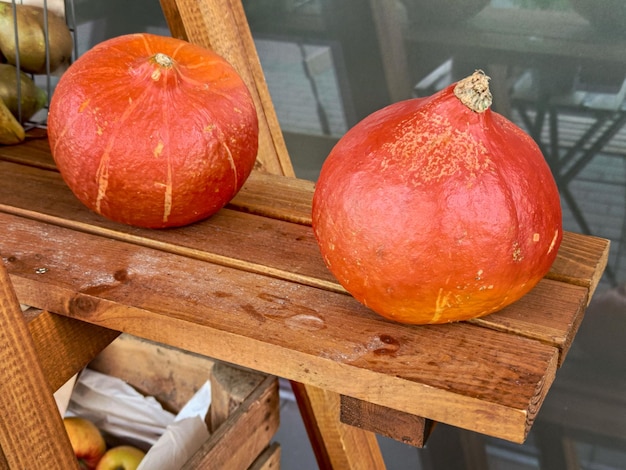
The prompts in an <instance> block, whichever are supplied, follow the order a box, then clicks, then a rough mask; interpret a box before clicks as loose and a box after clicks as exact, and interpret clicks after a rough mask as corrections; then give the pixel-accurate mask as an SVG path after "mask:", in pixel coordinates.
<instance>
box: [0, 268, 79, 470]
mask: <svg viewBox="0 0 626 470" xmlns="http://www.w3.org/2000/svg"><path fill="white" fill-rule="evenodd" d="M0 325H1V327H0V363H2V369H3V374H2V381H0V409H1V410H2V413H0V448H1V449H2V453H3V454H4V459H2V460H5V461H6V464H7V465H8V467H9V468H33V467H36V468H50V469H60V470H61V469H71V468H75V469H78V461H77V460H76V457H75V455H74V452H73V451H72V447H71V444H70V441H69V438H68V437H67V433H66V432H65V427H64V425H63V421H62V419H61V415H60V414H59V411H58V409H57V405H56V402H55V401H54V398H53V396H52V389H51V388H50V385H49V384H48V382H47V380H46V376H45V374H44V371H43V369H42V368H41V366H40V365H39V360H38V356H37V350H36V348H35V344H34V342H33V339H32V337H31V336H30V332H29V331H28V327H27V326H26V322H25V320H24V318H23V316H22V311H21V309H20V305H19V302H18V300H17V297H16V294H15V292H14V290H13V289H12V286H11V281H10V279H9V275H8V273H7V271H6V269H5V267H4V265H3V263H0ZM50 436H55V438H54V439H51V438H50Z"/></svg>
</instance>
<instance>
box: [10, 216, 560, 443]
mask: <svg viewBox="0 0 626 470" xmlns="http://www.w3.org/2000/svg"><path fill="white" fill-rule="evenodd" d="M0 223H1V224H3V225H4V226H5V227H8V235H9V236H7V237H6V238H4V239H2V241H0V252H2V253H3V256H5V257H6V259H7V261H8V268H9V270H10V272H11V274H12V276H13V279H14V283H15V285H16V289H18V291H19V293H20V298H22V299H23V301H24V302H26V303H28V304H31V305H34V306H45V307H46V308H48V309H50V310H53V311H57V312H59V313H61V314H64V315H68V316H70V317H78V318H81V319H83V320H86V321H88V322H91V323H94V324H98V325H101V326H105V327H107V328H111V329H114V330H119V331H125V332H128V333H131V334H135V335H137V336H142V337H145V338H148V339H151V340H154V341H157V342H164V343H167V344H171V345H173V346H176V347H180V348H182V349H186V350H189V351H194V352H197V353H200V354H204V355H208V356H210V357H215V358H217V359H221V360H226V361H228V362H233V363H238V364H240V365H242V366H245V367H249V368H253V369H255V370H260V371H263V372H270V371H272V372H271V373H273V374H275V375H279V376H282V377H286V378H289V379H293V380H298V381H302V382H305V383H311V384H313V385H316V386H318V387H323V388H328V389H329V390H331V391H335V392H338V393H344V394H347V395H350V396H354V397H355V398H360V399H363V400H369V401H372V402H374V403H377V404H380V405H383V406H388V407H390V408H395V409H399V410H401V411H406V412H410V413H413V414H417V415H420V416H424V417H428V418H431V419H434V420H440V421H444V422H448V423H450V424H455V425H458V426H461V427H466V428H468V429H474V430H477V431H480V432H487V433H489V434H492V433H493V434H495V435H497V436H499V437H504V438H508V439H511V440H515V441H518V442H519V441H521V440H523V438H524V436H525V433H526V432H527V427H528V426H529V425H530V423H532V420H533V418H534V415H535V414H536V411H537V409H538V406H539V404H540V403H541V401H542V400H543V397H544V396H545V393H546V391H547V389H548V388H549V385H550V383H551V382H552V380H553V378H554V373H555V369H556V363H557V360H558V350H557V349H556V348H554V347H552V346H548V345H544V344H542V343H540V342H537V341H534V340H530V339H526V338H522V337H518V336H514V335H510V334H508V333H503V332H499V331H493V330H489V329H487V328H482V327H479V326H476V325H471V324H466V323H459V324H453V325H437V326H425V327H407V326H405V325H399V324H396V323H393V322H389V321H386V320H384V319H382V318H380V317H379V316H378V315H375V314H373V313H372V312H371V311H369V310H367V309H366V308H365V307H363V306H361V305H360V304H358V303H357V302H356V301H355V300H354V299H352V298H351V297H350V296H347V295H344V294H337V293H331V292H328V291H324V290H321V289H316V288H310V287H307V286H303V285H300V284H296V283H292V282H288V281H284V280H280V279H274V278H270V277H267V276H262V275H259V274H254V273H247V272H243V271H240V270H237V269H232V268H227V267H223V266H219V265H213V264H211V263H207V262H204V261H200V260H195V259H191V258H186V257H183V256H179V255H175V254H169V253H166V252H163V251H160V250H154V249H150V248H145V247H141V246H138V245H134V244H129V243H124V242H120V241H117V240H111V239H108V238H104V237H99V236H95V235H91V234H85V233H80V232H76V231H72V230H69V229H65V228H62V227H57V226H53V225H48V224H43V223H41V222H38V221H34V220H27V219H22V218H19V217H15V216H11V215H6V214H0ZM18 240H19V241H18ZM25 246H30V247H40V248H41V249H39V250H37V252H31V251H29V250H28V251H23V247H25ZM41 267H45V268H46V269H47V271H46V272H45V274H43V275H42V274H37V269H38V268H41ZM244 292H248V293H251V292H254V293H255V294H254V295H242V293H244ZM42 304H43V305H42ZM415 364H419V367H415ZM394 390H395V391H396V392H394ZM399 397H404V398H399ZM409 397H410V398H409ZM444 403H445V406H441V405H442V404H444Z"/></svg>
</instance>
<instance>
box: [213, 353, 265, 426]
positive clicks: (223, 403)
mask: <svg viewBox="0 0 626 470" xmlns="http://www.w3.org/2000/svg"><path fill="white" fill-rule="evenodd" d="M264 378H265V376H264V375H263V374H259V373H258V372H255V371H251V370H247V369H242V368H240V367H236V366H233V365H230V364H226V363H224V362H218V363H216V364H215V367H214V368H213V372H212V374H211V410H210V411H211V431H215V430H216V429H217V428H219V427H220V426H221V425H222V423H224V421H226V420H227V419H228V417H229V416H230V415H231V414H232V413H233V412H234V411H235V410H236V409H237V407H238V406H239V405H241V404H242V403H243V402H244V400H245V399H246V398H247V397H248V396H249V395H250V393H252V391H253V390H254V389H255V388H256V387H258V386H259V384H260V383H261V382H262V381H263V379H264Z"/></svg>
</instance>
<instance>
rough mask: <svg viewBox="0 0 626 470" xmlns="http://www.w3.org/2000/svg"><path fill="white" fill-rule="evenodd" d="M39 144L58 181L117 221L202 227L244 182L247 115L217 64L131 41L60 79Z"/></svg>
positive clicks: (92, 55) (87, 59) (173, 45)
mask: <svg viewBox="0 0 626 470" xmlns="http://www.w3.org/2000/svg"><path fill="white" fill-rule="evenodd" d="M48 136H49V141H50V147H51V151H52V155H53V157H54V160H55V162H56V164H57V167H58V169H59V171H60V172H61V175H62V176H63V178H64V180H65V182H66V183H67V184H68V186H69V187H70V188H71V189H72V191H73V192H74V194H75V195H76V196H77V197H78V199H80V200H81V201H82V202H83V203H84V204H85V205H86V206H87V207H89V208H91V209H92V210H94V211H96V212H97V213H99V214H102V215H103V216H106V217H108V218H110V219H113V220H115V221H118V222H122V223H126V224H130V225H136V226H140V227H150V228H162V227H173V226H181V225H187V224H190V223H192V222H195V221H198V220H201V219H204V218H206V217H208V216H210V215H212V214H214V213H215V212H217V211H218V210H219V209H220V208H222V207H223V206H224V205H225V204H227V203H228V202H229V201H230V200H231V199H232V198H233V197H234V196H235V194H236V193H237V192H238V191H239V189H241V186H242V185H243V183H244V182H245V180H246V179H247V177H248V176H249V174H250V172H251V170H252V168H253V166H254V162H255V159H256V154H257V149H258V121H257V114H256V110H255V107H254V104H253V101H252V98H251V96H250V93H249V91H248V89H247V88H246V86H245V84H244V82H243V80H242V79H241V77H240V76H239V75H238V74H237V72H236V71H235V70H234V69H233V68H232V67H231V66H230V65H229V64H228V63H227V62H226V61H225V60H224V59H223V58H222V57H220V56H218V55H217V54H215V53H214V52H212V51H209V50H207V49H204V48H201V47H199V46H196V45H192V44H190V43H188V42H185V41H181V40H178V39H174V38H171V37H162V36H157V35H151V34H132V35H125V36H120V37H117V38H113V39H110V40H108V41H105V42H102V43H100V44H99V45H97V46H96V47H94V48H93V49H91V50H89V51H88V52H86V53H85V54H84V55H82V56H81V57H80V58H79V59H78V60H76V62H74V63H73V64H72V65H71V66H70V68H69V69H68V70H67V71H66V72H65V73H64V74H63V75H62V76H61V79H60V81H59V83H58V85H57V87H56V89H55V91H54V95H53V97H52V100H51V103H50V112H49V116H48Z"/></svg>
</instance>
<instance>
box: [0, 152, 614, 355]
mask: <svg viewBox="0 0 626 470" xmlns="http://www.w3.org/2000/svg"><path fill="white" fill-rule="evenodd" d="M258 176H259V178H258V180H256V179H255V180H253V181H252V182H251V184H250V186H248V183H246V186H244V190H242V193H240V196H238V198H240V199H239V202H238V207H246V208H249V207H255V208H256V209H255V210H249V212H271V210H269V209H264V207H270V208H272V210H273V211H274V212H276V211H279V210H280V208H279V206H278V204H280V201H281V200H294V201H297V202H295V203H294V207H295V209H293V211H289V210H287V212H288V213H290V214H292V216H290V217H289V218H290V219H298V220H302V217H298V216H295V215H293V214H297V213H302V214H304V212H305V211H304V207H310V206H307V201H310V197H311V194H312V187H311V186H308V185H307V184H306V182H302V183H298V181H299V180H296V179H293V178H283V177H277V176H271V175H260V174H258ZM246 188H247V189H246ZM262 188H266V189H265V191H263V189H262ZM43 194H45V197H42V195H43ZM273 200H275V201H277V202H276V203H275V204H276V205H272V202H271V201H273ZM21 209H23V210H21ZM0 210H4V211H6V212H11V213H16V214H20V215H25V216H28V217H33V218H38V219H41V220H45V221H47V222H51V223H54V224H57V225H61V226H66V227H71V228H75V229H78V230H82V231H86V232H91V233H97V234H101V235H105V236H107V237H110V238H115V239H119V240H123V241H128V242H132V243H136V244H141V245H144V246H149V247H152V248H157V249H160V250H164V251H170V252H174V253H177V254H181V255H185V256H188V257H192V258H196V259H202V260H206V261H211V262H214V263H218V264H221V265H223V266H227V267H234V268H238V269H244V270H247V271H251V272H256V273H260V274H266V275H271V276H274V277H277V278H281V279H286V280H290V281H293V282H298V283H300V284H304V285H310V286H314V287H319V288H323V289H326V290H329V291H333V292H344V293H345V290H344V289H343V288H342V287H341V286H340V285H339V284H338V283H337V281H336V279H335V278H334V277H333V276H332V274H331V273H330V271H328V269H327V268H326V266H325V265H324V262H323V260H322V258H321V255H320V253H319V249H318V246H317V243H316V241H315V238H314V236H313V233H312V230H311V229H310V227H309V226H307V225H301V224H300V223H287V222H285V221H282V220H277V219H270V218H267V217H261V216H257V215H256V214H249V213H246V212H240V211H233V210H229V209H224V210H222V211H220V212H219V213H218V214H216V215H215V216H213V217H211V218H210V219H208V220H206V221H203V222H200V223H198V224H194V225H192V226H189V227H185V228H184V229H175V230H166V231H155V230H142V229H137V228H133V227H128V226H124V225H121V224H117V223H114V222H110V221H108V220H106V219H104V218H102V217H100V216H98V215H96V214H94V213H93V212H91V211H89V210H88V209H87V208H85V207H84V206H83V205H82V204H80V203H79V202H78V201H77V200H76V198H75V197H74V196H73V195H72V194H71V192H70V191H69V189H68V188H67V187H66V185H65V184H64V183H63V181H62V180H61V178H60V176H59V175H58V173H55V172H50V171H44V170H40V169H38V168H33V167H24V166H20V165H15V164H13V163H7V162H0ZM309 212H310V209H309ZM607 259H608V243H607V242H606V240H603V239H599V238H593V237H583V236H580V235H576V234H572V233H569V232H567V233H566V234H565V241H564V242H563V246H562V248H561V250H559V256H558V258H557V262H555V265H554V267H553V269H552V271H551V272H550V274H549V275H548V277H549V278H551V279H546V280H543V281H541V282H540V283H539V285H538V286H537V287H536V288H535V289H534V290H533V291H532V292H531V293H530V294H528V295H527V296H525V297H524V298H523V299H522V300H520V301H519V302H518V303H517V304H516V305H515V306H514V307H513V308H507V309H504V310H503V311H501V312H498V313H495V314H493V315H490V316H488V317H485V318H483V319H479V320H476V322H477V323H478V324H481V325H483V326H486V327H489V328H493V329H497V330H501V331H507V332H513V333H515V334H518V335H521V336H526V337H529V338H533V339H538V340H540V341H543V342H545V343H547V344H552V345H554V346H555V347H557V348H559V349H560V350H561V351H562V354H561V360H562V359H563V358H564V357H565V354H566V353H567V350H568V349H569V346H570V344H571V338H572V337H573V334H574V333H575V332H576V330H577V328H578V325H579V324H580V322H581V320H582V318H583V313H584V308H583V306H584V305H585V304H586V302H587V301H588V291H592V290H593V289H595V285H597V282H598V281H599V275H598V274H597V273H600V272H602V270H603V269H604V267H605V266H606V262H607ZM594 266H595V269H594ZM594 273H595V274H594ZM554 279H558V280H562V281H563V282H565V283H567V284H563V283H558V284H557V283H555V281H554ZM572 284H573V285H572ZM561 286H562V288H563V290H562V293H561V294H559V295H558V296H554V295H552V292H553V290H554V289H559V288H561Z"/></svg>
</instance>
